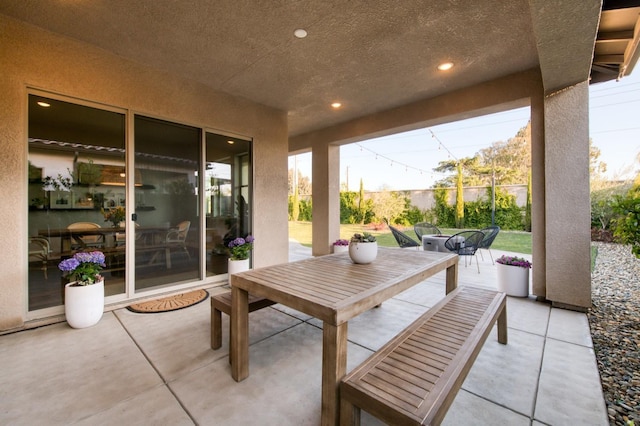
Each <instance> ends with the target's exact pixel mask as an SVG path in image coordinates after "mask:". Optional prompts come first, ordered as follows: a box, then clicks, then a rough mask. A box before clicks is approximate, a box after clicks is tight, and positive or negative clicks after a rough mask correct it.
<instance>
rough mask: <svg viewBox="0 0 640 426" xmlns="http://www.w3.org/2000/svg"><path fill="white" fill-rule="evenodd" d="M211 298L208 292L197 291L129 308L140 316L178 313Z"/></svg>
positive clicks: (137, 304) (136, 304)
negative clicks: (170, 312)
mask: <svg viewBox="0 0 640 426" xmlns="http://www.w3.org/2000/svg"><path fill="white" fill-rule="evenodd" d="M207 297H209V293H207V291H206V290H195V291H190V292H188V293H181V294H176V295H173V296H169V297H164V298H162V299H155V300H149V301H148V302H142V303H134V304H132V305H129V306H127V309H129V310H130V311H131V312H137V313H139V314H155V313H158V312H169V311H176V310H178V309H184V308H188V307H189V306H193V305H197V304H198V303H200V302H202V301H203V300H205V299H206V298H207Z"/></svg>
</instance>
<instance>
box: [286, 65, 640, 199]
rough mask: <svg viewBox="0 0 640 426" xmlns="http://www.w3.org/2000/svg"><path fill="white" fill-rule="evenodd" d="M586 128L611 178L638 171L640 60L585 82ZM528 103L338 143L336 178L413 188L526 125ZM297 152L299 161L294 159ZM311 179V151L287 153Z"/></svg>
mask: <svg viewBox="0 0 640 426" xmlns="http://www.w3.org/2000/svg"><path fill="white" fill-rule="evenodd" d="M589 98H590V101H589V133H590V137H591V138H592V139H593V144H594V145H595V146H596V147H597V148H599V149H600V152H601V155H600V158H599V160H600V161H602V162H604V163H606V165H607V174H606V176H607V177H608V178H610V179H621V178H633V176H635V174H636V173H637V172H638V171H640V164H638V163H637V161H636V157H637V155H638V153H640V64H639V65H638V66H637V68H636V69H635V70H634V72H633V73H632V74H631V75H630V76H627V77H624V78H622V79H621V80H620V81H615V80H612V81H608V82H606V83H599V84H595V85H592V86H590V87H589ZM529 117H530V111H529V108H528V107H527V108H519V109H514V110H510V111H505V112H501V113H498V114H491V115H485V116H482V117H476V118H472V119H469V120H461V121H457V122H455V123H449V124H443V125H439V126H432V127H428V128H424V129H418V130H413V131H411V132H406V133H398V134H395V135H390V136H385V137H381V138H376V139H370V140H367V141H363V142H358V143H356V144H350V145H344V146H342V147H341V148H340V169H341V170H340V182H341V185H344V184H347V182H348V188H349V190H350V191H358V190H359V188H360V179H362V180H363V183H364V188H365V190H367V191H376V190H381V189H389V190H411V189H426V188H430V187H432V185H433V184H434V182H435V181H437V180H439V179H441V178H442V177H444V176H445V175H442V174H439V173H435V172H434V171H433V169H434V168H435V167H437V166H438V163H439V162H440V161H443V160H447V159H456V158H463V157H472V156H474V155H475V154H476V153H477V152H478V151H480V150H481V149H483V148H487V147H489V146H491V144H492V143H494V142H498V141H506V140H508V139H509V138H511V137H513V136H515V134H516V133H517V132H518V130H519V129H520V128H522V127H524V126H526V124H527V121H528V120H529ZM296 157H297V160H296ZM296 163H297V168H298V170H300V172H301V173H302V174H303V175H304V176H308V177H309V178H310V179H311V154H310V153H307V154H300V155H297V156H291V157H289V168H290V169H294V168H295V167H296Z"/></svg>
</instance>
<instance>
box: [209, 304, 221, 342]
mask: <svg viewBox="0 0 640 426" xmlns="http://www.w3.org/2000/svg"><path fill="white" fill-rule="evenodd" d="M221 346H222V312H220V311H219V310H217V309H216V308H214V307H213V306H212V307H211V349H220V347H221Z"/></svg>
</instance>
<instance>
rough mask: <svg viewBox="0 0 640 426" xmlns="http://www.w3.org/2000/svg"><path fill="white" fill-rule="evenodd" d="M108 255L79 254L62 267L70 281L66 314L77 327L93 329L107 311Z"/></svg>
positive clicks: (65, 293)
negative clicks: (105, 281)
mask: <svg viewBox="0 0 640 426" xmlns="http://www.w3.org/2000/svg"><path fill="white" fill-rule="evenodd" d="M103 267H105V257H104V253H102V252H101V251H93V252H90V253H85V252H78V253H76V254H74V255H73V257H70V258H68V259H65V260H63V261H62V262H60V263H59V264H58V268H59V269H60V270H61V271H62V272H63V276H66V277H67V278H68V279H69V281H70V282H69V283H68V284H66V285H65V288H64V312H65V316H66V319H67V322H68V323H69V325H70V326H71V327H73V328H85V327H91V326H92V325H95V324H97V323H98V321H100V318H102V313H103V311H104V278H103V277H102V275H100V271H102V268H103Z"/></svg>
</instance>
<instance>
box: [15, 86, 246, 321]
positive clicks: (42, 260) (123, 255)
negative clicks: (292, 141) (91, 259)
mask: <svg viewBox="0 0 640 426" xmlns="http://www.w3.org/2000/svg"><path fill="white" fill-rule="evenodd" d="M39 93H40V92H37V93H36V91H34V92H33V93H32V94H30V95H29V164H28V168H29V175H28V188H29V205H28V215H29V216H28V217H29V234H28V245H29V256H28V259H29V265H28V266H29V301H28V303H29V311H35V310H41V309H47V308H54V307H58V306H61V305H62V304H63V303H64V301H63V293H64V291H63V290H64V284H66V282H67V280H66V278H64V277H62V275H61V272H60V271H59V269H58V268H57V265H58V263H59V262H60V261H61V260H63V259H66V258H69V257H71V256H73V255H74V254H75V253H77V252H87V251H94V250H100V251H102V252H103V253H104V254H105V258H106V267H105V268H104V270H103V273H102V275H104V277H105V296H107V297H110V296H116V297H115V298H112V299H111V300H114V301H115V300H125V299H126V298H130V297H136V296H137V295H139V294H140V293H143V292H148V291H153V290H159V289H166V288H169V287H172V286H184V285H185V284H188V283H198V282H204V281H205V280H206V281H209V282H215V281H216V280H215V278H213V277H214V276H216V275H223V274H226V273H227V259H228V257H229V253H228V250H227V246H228V243H229V241H231V240H233V239H234V238H236V237H246V236H247V235H248V234H251V232H252V223H251V216H252V209H251V205H252V193H251V188H252V179H253V178H252V158H251V141H249V140H247V139H243V138H239V137H237V136H229V135H224V134H221V133H214V132H206V131H204V130H203V129H202V128H198V127H193V126H188V125H184V124H180V123H175V122H170V121H166V120H159V119H156V118H151V117H147V116H143V115H137V114H136V115H133V118H128V117H127V114H129V112H128V111H126V110H119V109H117V108H109V107H105V106H100V107H99V108H98V107H96V106H95V105H92V104H90V103H88V102H71V101H65V100H62V99H58V98H56V97H55V96H51V95H50V96H46V95H40V94H39ZM127 123H131V125H132V126H133V130H132V131H127ZM127 135H129V137H130V138H132V140H129V141H128V140H127Z"/></svg>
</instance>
